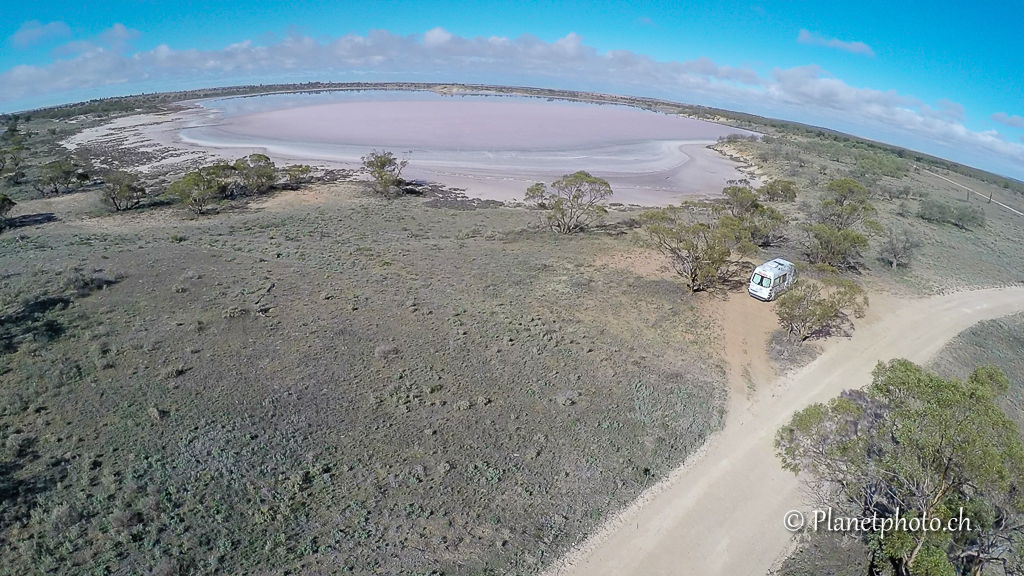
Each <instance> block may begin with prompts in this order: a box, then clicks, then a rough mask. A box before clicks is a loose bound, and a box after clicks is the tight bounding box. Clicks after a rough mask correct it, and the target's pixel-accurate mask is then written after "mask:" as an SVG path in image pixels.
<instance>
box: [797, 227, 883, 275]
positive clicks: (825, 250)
mask: <svg viewBox="0 0 1024 576" xmlns="http://www.w3.org/2000/svg"><path fill="white" fill-rule="evenodd" d="M802 229H803V231H804V234H805V237H804V242H803V249H804V254H805V255H806V256H807V260H808V261H809V262H810V263H811V264H827V265H829V266H832V267H834V268H851V267H853V266H854V265H855V263H856V261H857V260H858V259H859V258H860V257H861V253H862V251H863V250H864V248H866V247H867V246H868V239H867V237H865V236H864V235H863V234H861V233H859V232H856V231H854V230H850V229H848V228H836V227H835V226H830V225H828V224H813V225H805V226H803V228H802Z"/></svg>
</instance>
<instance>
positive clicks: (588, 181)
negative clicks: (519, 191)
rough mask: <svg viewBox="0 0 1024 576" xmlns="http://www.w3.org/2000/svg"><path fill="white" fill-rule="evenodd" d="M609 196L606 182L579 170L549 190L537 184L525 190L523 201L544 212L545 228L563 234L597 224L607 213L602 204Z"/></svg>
mask: <svg viewBox="0 0 1024 576" xmlns="http://www.w3.org/2000/svg"><path fill="white" fill-rule="evenodd" d="M611 196H612V187H611V185H610V184H608V181H607V180H605V179H604V178H598V177H597V176H591V175H590V174H589V173H587V172H584V171H582V170H581V171H579V172H574V173H572V174H566V175H565V176H562V177H561V178H559V179H558V180H555V181H554V182H552V183H551V187H550V188H548V187H547V186H546V185H544V184H543V183H540V182H538V183H536V184H533V185H532V186H530V187H529V188H528V189H527V190H526V201H527V202H532V203H534V204H536V205H537V206H538V207H539V208H543V209H545V210H547V215H546V219H547V222H548V225H549V226H551V228H552V230H555V231H556V232H561V233H562V234H572V233H574V232H580V231H582V230H585V229H586V228H588V227H590V226H593V225H595V224H597V223H598V222H600V221H601V220H602V219H603V218H604V215H605V213H606V212H607V210H606V209H605V207H604V206H603V205H602V204H601V203H602V202H604V201H606V200H607V199H608V198H611Z"/></svg>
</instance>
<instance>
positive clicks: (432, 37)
mask: <svg viewBox="0 0 1024 576" xmlns="http://www.w3.org/2000/svg"><path fill="white" fill-rule="evenodd" d="M451 39H452V34H451V32H449V31H447V30H445V29H444V28H441V27H437V28H433V29H431V30H427V32H426V34H424V35H423V44H424V45H426V46H430V47H435V46H440V45H442V44H445V43H447V42H448V41H449V40H451Z"/></svg>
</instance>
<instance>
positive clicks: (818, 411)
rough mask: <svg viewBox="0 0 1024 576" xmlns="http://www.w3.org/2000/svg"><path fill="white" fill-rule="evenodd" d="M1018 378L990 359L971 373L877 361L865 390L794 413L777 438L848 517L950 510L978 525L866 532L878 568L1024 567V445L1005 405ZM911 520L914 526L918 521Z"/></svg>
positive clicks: (789, 459)
mask: <svg viewBox="0 0 1024 576" xmlns="http://www.w3.org/2000/svg"><path fill="white" fill-rule="evenodd" d="M1007 388H1008V381H1007V379H1006V376H1005V375H1004V374H1003V373H1002V372H1001V371H1000V370H999V369H998V368H995V367H992V366H981V367H978V368H977V369H976V370H975V371H974V373H973V374H971V376H970V377H969V378H968V379H967V380H966V381H959V380H954V379H945V378H941V377H939V376H937V375H935V374H933V373H931V372H928V371H927V370H925V369H923V368H921V367H919V366H917V365H915V364H913V363H911V362H909V361H907V360H893V361H891V362H889V363H879V365H878V366H877V367H876V368H875V371H874V374H873V381H872V383H871V385H870V386H868V388H867V389H866V390H864V391H860V390H854V391H847V392H844V393H843V394H842V395H841V396H840V397H839V398H836V399H834V400H832V401H830V402H829V403H828V404H815V405H812V406H809V407H807V408H805V409H804V410H801V411H800V412H798V413H797V414H795V415H794V416H793V418H792V420H791V421H790V423H789V424H788V425H786V426H785V427H783V428H782V429H781V430H779V432H778V434H777V435H776V438H775V447H776V451H777V454H778V456H779V457H780V458H781V459H782V463H783V466H784V467H785V468H786V469H787V470H790V471H792V472H794V473H796V474H800V475H801V476H802V478H804V481H805V482H806V483H807V485H808V488H809V493H810V494H813V495H815V498H816V499H817V501H816V502H814V505H817V506H821V507H826V506H828V507H832V508H834V509H836V510H837V511H838V513H841V514H843V515H846V516H850V517H861V518H871V517H873V516H877V517H878V518H881V519H892V518H895V517H896V516H897V513H898V514H899V516H901V517H904V518H918V519H922V518H925V517H927V518H935V519H938V520H937V523H936V524H937V525H938V524H941V525H942V526H943V527H948V526H950V523H949V519H950V518H953V517H954V516H958V515H959V514H960V513H961V510H962V511H963V517H965V518H968V519H969V521H970V526H969V529H965V527H964V526H963V525H962V524H961V525H959V526H957V529H956V530H948V529H947V530H941V531H935V530H929V529H925V528H922V526H923V523H919V524H918V529H914V528H913V526H914V524H913V523H911V524H909V525H906V524H905V525H904V526H903V528H902V529H900V528H899V526H898V525H896V526H892V525H890V528H893V530H892V531H891V532H890V533H888V534H885V535H884V536H883V535H882V534H880V533H879V532H878V531H875V530H874V528H873V529H872V530H869V531H865V532H863V533H861V537H862V538H863V540H864V542H865V543H866V544H867V545H868V548H869V550H870V553H871V558H870V561H871V565H872V570H873V571H872V574H882V573H891V574H895V575H896V576H911V575H913V576H918V575H949V576H954V575H978V574H981V573H982V571H984V573H985V574H1003V575H1010V574H1015V575H1016V574H1021V573H1024V559H1022V550H1024V548H1022V544H1024V443H1022V442H1021V437H1020V433H1019V431H1018V429H1017V427H1016V426H1015V425H1014V423H1013V421H1012V420H1010V418H1009V417H1007V416H1006V414H1005V413H1003V411H1002V410H1001V409H1000V408H999V406H998V405H997V403H996V399H997V397H998V396H1000V395H1002V394H1005V393H1006V391H1007ZM908 526H909V527H908Z"/></svg>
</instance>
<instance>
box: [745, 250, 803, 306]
mask: <svg viewBox="0 0 1024 576" xmlns="http://www.w3.org/2000/svg"><path fill="white" fill-rule="evenodd" d="M795 281H796V266H794V265H793V263H792V262H790V261H788V260H783V259H782V258H776V259H775V260H772V261H770V262H765V263H764V264H761V265H760V266H758V267H757V268H754V273H753V274H752V275H751V276H750V285H749V286H748V287H747V293H749V294H750V295H751V296H753V297H754V298H757V299H758V300H763V301H765V302H770V301H772V300H775V299H776V298H778V297H779V295H781V294H782V293H783V292H785V291H786V290H789V287H790V286H792V285H793V282H795Z"/></svg>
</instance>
